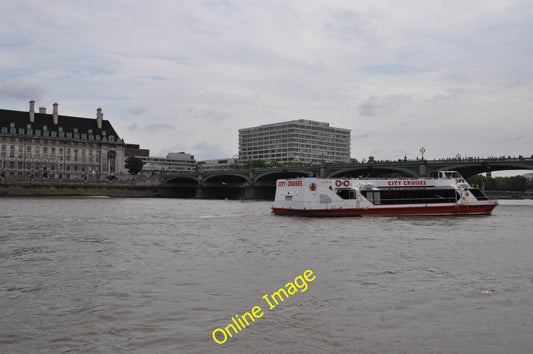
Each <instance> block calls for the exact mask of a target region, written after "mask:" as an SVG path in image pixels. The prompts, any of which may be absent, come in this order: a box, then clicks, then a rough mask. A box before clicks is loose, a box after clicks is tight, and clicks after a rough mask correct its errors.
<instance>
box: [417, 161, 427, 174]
mask: <svg viewBox="0 0 533 354" xmlns="http://www.w3.org/2000/svg"><path fill="white" fill-rule="evenodd" d="M426 164H427V161H426V160H422V162H420V165H418V176H420V177H426Z"/></svg>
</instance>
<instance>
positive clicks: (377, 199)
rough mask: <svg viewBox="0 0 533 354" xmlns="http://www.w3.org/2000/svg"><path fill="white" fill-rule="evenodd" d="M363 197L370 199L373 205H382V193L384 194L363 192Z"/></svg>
mask: <svg viewBox="0 0 533 354" xmlns="http://www.w3.org/2000/svg"><path fill="white" fill-rule="evenodd" d="M361 193H362V194H363V197H365V198H366V199H368V201H369V202H370V203H372V204H381V203H382V202H381V199H382V198H381V193H382V192H372V191H362V192H361Z"/></svg>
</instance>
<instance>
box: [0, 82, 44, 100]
mask: <svg viewBox="0 0 533 354" xmlns="http://www.w3.org/2000/svg"><path fill="white" fill-rule="evenodd" d="M47 94H48V89H47V88H46V86H45V85H44V84H43V83H42V82H40V81H39V80H35V79H32V78H29V77H17V78H15V79H12V80H9V81H4V82H2V83H0V96H3V97H8V98H13V99H27V100H30V99H34V100H41V99H43V98H44V97H45V96H46V95H47Z"/></svg>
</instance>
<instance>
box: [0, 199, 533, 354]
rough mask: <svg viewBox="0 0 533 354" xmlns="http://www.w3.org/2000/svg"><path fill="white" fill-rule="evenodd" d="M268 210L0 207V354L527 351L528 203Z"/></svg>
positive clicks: (531, 311)
mask: <svg viewBox="0 0 533 354" xmlns="http://www.w3.org/2000/svg"><path fill="white" fill-rule="evenodd" d="M270 206H271V202H263V201H225V200H194V199H188V200H187V199H94V198H20V199H7V198H4V199H0V212H1V213H0V220H1V228H0V351H1V352H6V353H7V352H9V353H35V352H40V353H66V352H68V353H70V352H76V353H78V352H90V353H114V352H117V353H130V352H134V353H213V352H221V353H531V350H532V349H531V348H533V336H531V333H533V236H532V233H531V230H532V229H533V217H532V216H533V203H532V202H531V201H502V202H501V203H500V206H499V207H497V208H496V209H495V211H494V212H493V215H492V216H482V217H363V218H322V219H312V218H300V217H281V216H274V215H271V214H270ZM306 270H310V271H312V272H313V275H314V276H315V278H314V279H313V280H312V281H309V280H308V281H306V284H307V285H306V286H307V289H305V288H304V285H303V283H302V281H301V280H305V278H300V280H298V279H297V280H296V281H295V278H296V277H297V276H299V275H302V274H304V272H305V271H306ZM307 275H308V278H309V279H311V278H312V276H311V275H310V273H309V272H308V273H307ZM289 282H291V283H293V284H297V285H298V286H297V287H296V290H297V291H296V292H294V289H295V287H293V288H292V290H293V291H292V294H290V295H288V297H285V298H284V300H285V301H283V302H281V301H279V305H277V306H276V307H275V308H274V309H272V310H269V305H268V304H267V302H266V300H265V299H263V296H264V295H265V294H269V295H272V294H273V293H274V292H277V291H278V290H279V289H280V288H283V289H287V287H286V284H288V283H289ZM302 290H305V291H302ZM280 293H281V292H280ZM267 298H268V297H267ZM256 306H257V307H259V308H260V309H261V311H262V316H261V317H257V318H255V321H253V322H252V321H250V320H249V322H250V324H249V325H245V326H244V327H245V328H241V330H240V331H239V332H238V333H235V332H231V327H228V330H229V331H230V332H231V333H232V335H233V336H232V337H228V339H227V341H226V342H225V343H223V344H217V343H216V342H215V341H214V339H213V337H212V334H213V331H215V330H216V329H217V328H220V331H217V335H218V340H219V341H223V339H224V337H223V333H222V332H223V331H224V328H225V327H227V326H228V325H229V324H232V323H233V322H232V316H237V315H238V316H240V317H243V314H245V313H246V312H251V311H252V309H253V308H254V307H256ZM256 314H258V315H259V312H256ZM234 318H237V317H234ZM241 323H242V324H243V325H244V323H243V322H241Z"/></svg>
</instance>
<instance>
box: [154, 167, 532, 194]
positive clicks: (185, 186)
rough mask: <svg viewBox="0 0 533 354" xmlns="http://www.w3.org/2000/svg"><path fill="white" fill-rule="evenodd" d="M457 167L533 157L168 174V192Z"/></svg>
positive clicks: (256, 188)
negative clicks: (311, 176)
mask: <svg viewBox="0 0 533 354" xmlns="http://www.w3.org/2000/svg"><path fill="white" fill-rule="evenodd" d="M450 170H451V171H458V172H459V173H461V175H463V177H465V178H468V177H470V176H473V175H476V174H479V173H483V172H494V171H503V170H533V157H527V158H524V157H517V158H514V157H513V158H512V157H500V158H467V159H443V160H406V161H376V162H367V163H353V164H340V163H338V164H325V165H308V166H298V167H278V168H257V169H234V170H227V171H214V172H198V173H187V174H173V175H169V176H165V178H164V180H163V186H164V188H165V194H166V195H167V196H174V197H196V198H228V199H248V198H250V199H251V198H259V199H273V197H274V193H275V182H276V180H277V179H281V178H295V177H306V176H309V175H311V174H312V175H313V176H315V177H322V178H336V177H339V178H340V177H384V176H391V175H394V176H404V177H413V178H416V177H424V176H431V175H432V173H433V172H435V171H450Z"/></svg>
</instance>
